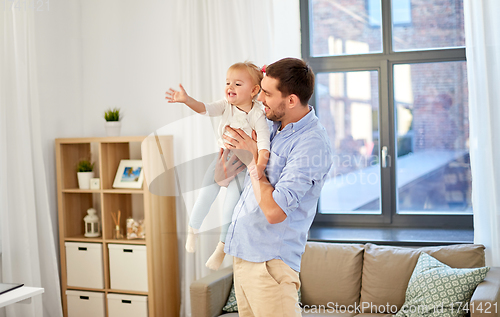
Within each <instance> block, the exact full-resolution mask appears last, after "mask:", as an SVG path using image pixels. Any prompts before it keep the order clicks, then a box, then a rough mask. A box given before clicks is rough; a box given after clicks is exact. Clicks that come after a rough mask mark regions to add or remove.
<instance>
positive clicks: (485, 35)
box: [464, 0, 500, 266]
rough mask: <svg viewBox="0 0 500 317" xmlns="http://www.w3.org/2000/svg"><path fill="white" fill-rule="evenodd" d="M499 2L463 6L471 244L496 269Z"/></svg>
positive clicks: (478, 0) (471, 0) (499, 236)
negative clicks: (480, 249)
mask: <svg viewBox="0 0 500 317" xmlns="http://www.w3.org/2000/svg"><path fill="white" fill-rule="evenodd" d="M499 12H500V1H498V0H465V1H464V13H465V36H466V53H467V72H468V82H469V104H470V106H469V109H470V118H469V120H470V157H471V169H472V188H473V192H472V204H473V208H474V242H475V243H481V244H484V245H485V246H486V264H487V265H490V266H500V127H499V125H498V124H499V122H500V90H499V87H498V83H499V82H500V19H498V13H499Z"/></svg>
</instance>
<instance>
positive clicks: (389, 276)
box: [360, 243, 485, 313]
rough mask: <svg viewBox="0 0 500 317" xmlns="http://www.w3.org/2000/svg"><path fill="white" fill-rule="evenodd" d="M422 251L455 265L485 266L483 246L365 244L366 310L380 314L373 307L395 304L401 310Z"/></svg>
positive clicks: (362, 297) (364, 303) (454, 266)
mask: <svg viewBox="0 0 500 317" xmlns="http://www.w3.org/2000/svg"><path fill="white" fill-rule="evenodd" d="M422 251H425V252H426V253H427V254H429V255H431V256H433V257H435V258H436V259H437V260H439V261H441V262H443V263H444V264H447V265H449V266H450V267H453V268H473V267H482V266H484V262H485V259H484V246H483V245H479V244H460V245H449V246H439V247H424V248H410V247H393V246H379V245H375V244H371V243H367V244H366V245H365V252H364V260H363V276H362V287H361V299H360V301H361V306H362V307H364V308H366V307H369V308H366V309H364V310H363V312H366V313H377V312H379V311H374V310H373V309H372V307H380V306H381V305H382V306H387V305H389V307H391V306H393V305H395V306H396V307H397V309H398V310H399V309H401V306H403V303H404V300H405V292H406V288H407V287H408V282H409V280H410V277H411V275H412V273H413V269H414V268H415V265H416V264H417V261H418V257H419V255H420V253H421V252H422Z"/></svg>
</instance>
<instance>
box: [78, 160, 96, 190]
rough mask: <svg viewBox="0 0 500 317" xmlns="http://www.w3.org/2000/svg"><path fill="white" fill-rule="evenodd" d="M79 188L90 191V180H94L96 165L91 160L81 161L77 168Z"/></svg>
mask: <svg viewBox="0 0 500 317" xmlns="http://www.w3.org/2000/svg"><path fill="white" fill-rule="evenodd" d="M76 170H77V173H76V174H77V176H78V187H80V189H90V179H91V178H94V163H92V162H91V161H90V160H89V159H81V160H80V161H79V162H78V164H77V166H76Z"/></svg>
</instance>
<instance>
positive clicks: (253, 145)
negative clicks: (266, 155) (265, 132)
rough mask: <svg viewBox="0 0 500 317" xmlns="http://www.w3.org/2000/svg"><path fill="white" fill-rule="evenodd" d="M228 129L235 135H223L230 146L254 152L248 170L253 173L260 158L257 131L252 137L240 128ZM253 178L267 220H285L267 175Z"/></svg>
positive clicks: (272, 222)
mask: <svg viewBox="0 0 500 317" xmlns="http://www.w3.org/2000/svg"><path fill="white" fill-rule="evenodd" d="M226 130H227V131H229V132H231V135H232V136H233V137H232V138H230V137H229V136H226V135H224V136H223V137H224V138H225V139H226V140H228V141H229V142H231V143H232V145H228V147H230V148H233V149H238V150H246V151H249V152H250V153H252V156H253V157H254V161H253V164H249V165H248V171H249V172H250V173H252V172H253V169H255V168H256V165H255V161H256V160H257V159H258V154H257V153H258V152H257V142H256V133H255V131H254V132H253V133H252V136H253V138H250V137H249V136H248V135H247V134H246V133H245V132H243V131H242V130H240V129H233V128H231V127H226ZM251 180H252V187H253V191H254V194H255V198H256V199H257V202H258V203H259V207H260V209H261V210H262V212H263V213H264V216H265V217H266V219H267V221H268V222H269V223H270V224H275V223H280V222H282V221H283V220H285V219H286V217H287V216H286V214H285V212H284V211H283V210H282V209H281V207H280V206H279V205H278V204H277V203H276V201H274V198H273V191H274V187H273V186H272V185H271V184H270V183H269V180H268V179H267V177H266V176H265V175H264V176H262V177H261V178H260V179H256V178H254V177H252V178H251Z"/></svg>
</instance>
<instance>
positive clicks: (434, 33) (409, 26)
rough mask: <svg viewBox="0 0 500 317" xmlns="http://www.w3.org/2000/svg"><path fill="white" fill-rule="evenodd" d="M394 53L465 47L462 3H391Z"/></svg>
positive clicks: (395, 0) (443, 0)
mask: <svg viewBox="0 0 500 317" xmlns="http://www.w3.org/2000/svg"><path fill="white" fill-rule="evenodd" d="M392 21H393V23H392V36H393V38H392V40H393V41H392V45H393V50H394V51H407V50H417V49H436V48H449V47H460V46H465V32H464V8H463V0H392Z"/></svg>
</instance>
